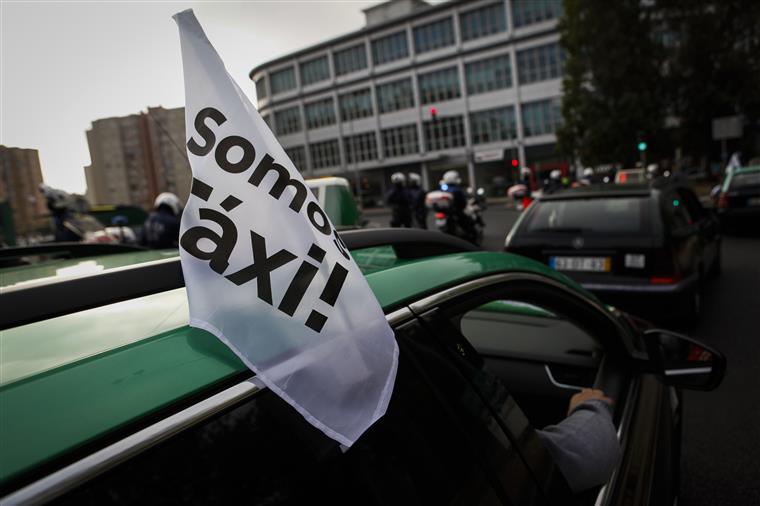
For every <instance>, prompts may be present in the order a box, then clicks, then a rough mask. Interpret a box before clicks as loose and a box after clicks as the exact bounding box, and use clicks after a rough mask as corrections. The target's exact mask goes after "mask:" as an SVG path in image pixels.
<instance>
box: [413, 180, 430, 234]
mask: <svg viewBox="0 0 760 506" xmlns="http://www.w3.org/2000/svg"><path fill="white" fill-rule="evenodd" d="M426 194H427V192H426V191H425V189H424V188H422V178H421V177H420V175H419V174H416V173H414V172H411V173H409V199H410V204H411V212H412V217H413V218H414V225H415V226H416V227H418V228H422V229H427V213H428V210H427V206H426V205H425V195H426Z"/></svg>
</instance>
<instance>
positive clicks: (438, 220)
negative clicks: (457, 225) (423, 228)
mask: <svg viewBox="0 0 760 506" xmlns="http://www.w3.org/2000/svg"><path fill="white" fill-rule="evenodd" d="M445 225H446V219H445V218H436V220H435V226H436V227H443V226H445Z"/></svg>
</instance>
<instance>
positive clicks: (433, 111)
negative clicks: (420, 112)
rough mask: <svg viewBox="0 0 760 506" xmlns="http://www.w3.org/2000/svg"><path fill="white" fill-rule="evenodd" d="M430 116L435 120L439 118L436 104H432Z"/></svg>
mask: <svg viewBox="0 0 760 506" xmlns="http://www.w3.org/2000/svg"><path fill="white" fill-rule="evenodd" d="M430 118H431V119H432V120H433V121H435V120H437V119H438V109H436V108H435V106H434V105H433V106H430Z"/></svg>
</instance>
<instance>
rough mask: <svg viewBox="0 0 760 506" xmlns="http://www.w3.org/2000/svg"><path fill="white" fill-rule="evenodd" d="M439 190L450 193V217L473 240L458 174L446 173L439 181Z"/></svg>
mask: <svg viewBox="0 0 760 506" xmlns="http://www.w3.org/2000/svg"><path fill="white" fill-rule="evenodd" d="M441 183H442V184H441V189H442V190H444V191H447V192H449V193H451V195H452V196H453V198H454V202H453V205H452V208H451V210H452V217H453V218H454V219H455V220H456V222H457V223H459V226H460V227H462V230H463V231H464V233H465V235H466V236H467V237H470V238H473V239H474V238H475V235H476V233H475V225H474V222H473V220H472V218H471V217H470V216H468V215H467V213H466V212H465V209H466V208H467V195H465V192H464V190H463V189H462V186H461V184H462V178H460V177H459V172H457V171H455V170H449V171H446V172H445V173H444V174H443V179H441Z"/></svg>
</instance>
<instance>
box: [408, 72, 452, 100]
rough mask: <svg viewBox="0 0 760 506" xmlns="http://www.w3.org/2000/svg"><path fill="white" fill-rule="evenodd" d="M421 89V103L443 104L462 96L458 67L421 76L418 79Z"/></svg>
mask: <svg viewBox="0 0 760 506" xmlns="http://www.w3.org/2000/svg"><path fill="white" fill-rule="evenodd" d="M417 83H418V84H419V89H420V103H421V104H431V103H434V102H443V101H444V100H451V99H453V98H457V97H459V96H461V92H460V91H459V72H458V71H457V68H456V67H449V68H447V69H443V70H436V71H434V72H429V73H427V74H420V75H419V77H418V78H417Z"/></svg>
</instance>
